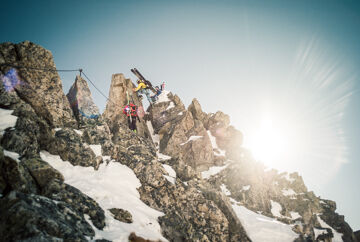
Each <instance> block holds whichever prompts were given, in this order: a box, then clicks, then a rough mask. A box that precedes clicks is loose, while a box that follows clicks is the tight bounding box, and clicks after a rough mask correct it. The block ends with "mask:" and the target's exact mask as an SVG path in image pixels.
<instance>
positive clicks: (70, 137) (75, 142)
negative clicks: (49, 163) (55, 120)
mask: <svg viewBox="0 0 360 242" xmlns="http://www.w3.org/2000/svg"><path fill="white" fill-rule="evenodd" d="M47 150H48V151H49V152H50V153H52V154H56V155H59V156H60V157H61V159H62V160H67V161H70V163H71V164H73V165H75V166H76V165H80V166H93V167H96V166H97V165H98V163H97V161H96V157H95V154H94V152H93V151H92V150H91V149H90V147H88V146H86V145H85V144H84V143H83V142H82V139H81V136H80V135H79V134H77V133H76V132H75V131H74V130H73V129H69V128H64V129H61V130H58V131H57V132H56V133H55V137H54V138H53V140H52V142H51V143H49V144H48V147H47Z"/></svg>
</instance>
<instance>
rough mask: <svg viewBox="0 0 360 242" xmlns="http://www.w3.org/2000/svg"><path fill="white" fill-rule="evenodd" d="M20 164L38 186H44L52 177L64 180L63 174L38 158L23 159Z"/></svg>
mask: <svg viewBox="0 0 360 242" xmlns="http://www.w3.org/2000/svg"><path fill="white" fill-rule="evenodd" d="M22 164H23V165H24V166H25V167H26V168H27V170H28V171H29V172H30V174H31V176H32V177H33V178H34V179H35V181H36V183H37V184H38V185H39V186H40V188H44V187H45V186H46V185H47V184H48V183H49V182H51V181H52V180H53V179H58V180H61V181H64V176H63V175H62V174H61V173H60V172H59V171H57V170H56V169H54V168H53V167H52V166H50V165H49V164H48V163H47V162H46V161H43V160H42V159H40V158H29V159H23V160H22Z"/></svg>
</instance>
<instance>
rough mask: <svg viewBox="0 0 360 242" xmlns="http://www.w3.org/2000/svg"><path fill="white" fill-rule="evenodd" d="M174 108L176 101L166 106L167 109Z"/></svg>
mask: <svg viewBox="0 0 360 242" xmlns="http://www.w3.org/2000/svg"><path fill="white" fill-rule="evenodd" d="M172 108H175V104H174V102H170V104H169V106H168V107H167V108H166V110H169V109H172Z"/></svg>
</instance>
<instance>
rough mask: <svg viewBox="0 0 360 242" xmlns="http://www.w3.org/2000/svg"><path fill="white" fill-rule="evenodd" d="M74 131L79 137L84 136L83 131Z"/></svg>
mask: <svg viewBox="0 0 360 242" xmlns="http://www.w3.org/2000/svg"><path fill="white" fill-rule="evenodd" d="M74 131H75V132H76V133H77V134H78V135H80V136H82V135H83V133H84V132H83V131H81V130H78V129H74Z"/></svg>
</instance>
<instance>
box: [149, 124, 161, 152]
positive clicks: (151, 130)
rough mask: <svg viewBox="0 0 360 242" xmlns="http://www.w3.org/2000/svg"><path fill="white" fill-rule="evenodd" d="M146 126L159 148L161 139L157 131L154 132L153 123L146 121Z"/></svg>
mask: <svg viewBox="0 0 360 242" xmlns="http://www.w3.org/2000/svg"><path fill="white" fill-rule="evenodd" d="M146 125H147V127H148V130H149V132H150V135H151V139H152V141H153V143H154V144H156V145H157V146H159V144H160V137H159V135H158V134H155V131H154V128H153V126H152V123H151V121H146Z"/></svg>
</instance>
